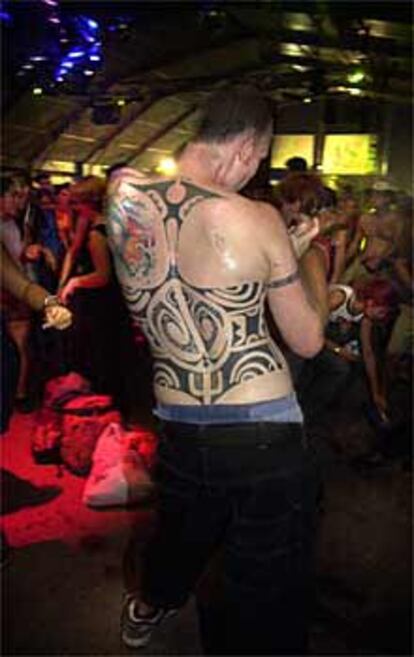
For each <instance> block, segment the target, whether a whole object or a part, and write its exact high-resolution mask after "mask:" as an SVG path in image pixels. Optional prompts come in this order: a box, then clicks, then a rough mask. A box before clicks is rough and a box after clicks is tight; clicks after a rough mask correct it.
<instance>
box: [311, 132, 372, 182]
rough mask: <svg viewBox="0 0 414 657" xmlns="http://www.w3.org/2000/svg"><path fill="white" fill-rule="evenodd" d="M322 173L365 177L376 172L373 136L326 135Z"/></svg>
mask: <svg viewBox="0 0 414 657" xmlns="http://www.w3.org/2000/svg"><path fill="white" fill-rule="evenodd" d="M322 169H323V172H324V173H328V174H329V173H336V174H345V175H346V174H348V175H352V174H353V175H365V174H370V173H376V171H377V151H376V136H375V135H326V137H325V146H324V151H323V160H322Z"/></svg>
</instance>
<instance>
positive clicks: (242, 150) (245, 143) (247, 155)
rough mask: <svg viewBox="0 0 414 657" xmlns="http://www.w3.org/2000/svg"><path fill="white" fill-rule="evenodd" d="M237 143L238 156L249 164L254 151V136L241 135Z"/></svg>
mask: <svg viewBox="0 0 414 657" xmlns="http://www.w3.org/2000/svg"><path fill="white" fill-rule="evenodd" d="M239 140H240V141H239V144H238V156H239V158H240V160H241V162H242V163H243V164H249V162H250V160H251V158H252V157H253V153H254V147H255V143H254V138H253V135H251V134H244V135H241V136H240V138H239Z"/></svg>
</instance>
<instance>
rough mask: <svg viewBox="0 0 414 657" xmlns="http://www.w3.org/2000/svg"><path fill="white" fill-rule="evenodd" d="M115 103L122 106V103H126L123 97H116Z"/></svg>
mask: <svg viewBox="0 0 414 657" xmlns="http://www.w3.org/2000/svg"><path fill="white" fill-rule="evenodd" d="M116 104H117V105H118V107H123V106H124V105H126V100H125V98H118V100H117V101H116Z"/></svg>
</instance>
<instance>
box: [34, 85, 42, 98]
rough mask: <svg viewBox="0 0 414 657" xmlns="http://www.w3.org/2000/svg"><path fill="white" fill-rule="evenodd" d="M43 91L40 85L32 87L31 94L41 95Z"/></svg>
mask: <svg viewBox="0 0 414 657" xmlns="http://www.w3.org/2000/svg"><path fill="white" fill-rule="evenodd" d="M42 93H43V89H42V87H33V89H32V94H33V96H41V95H42Z"/></svg>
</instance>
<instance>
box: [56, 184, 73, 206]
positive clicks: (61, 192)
mask: <svg viewBox="0 0 414 657" xmlns="http://www.w3.org/2000/svg"><path fill="white" fill-rule="evenodd" d="M55 194H56V197H55V198H56V205H57V206H58V207H59V208H68V206H69V201H70V183H63V184H62V185H57V186H56V187H55Z"/></svg>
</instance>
